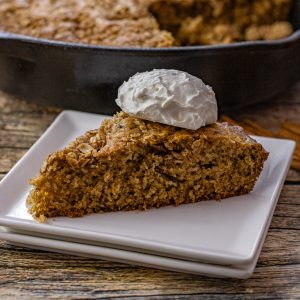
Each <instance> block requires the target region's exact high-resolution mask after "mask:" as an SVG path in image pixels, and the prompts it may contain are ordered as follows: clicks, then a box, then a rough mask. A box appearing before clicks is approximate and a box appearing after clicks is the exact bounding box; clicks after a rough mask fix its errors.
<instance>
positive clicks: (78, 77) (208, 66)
mask: <svg viewBox="0 0 300 300" xmlns="http://www.w3.org/2000/svg"><path fill="white" fill-rule="evenodd" d="M291 22H292V23H293V25H294V29H296V30H295V32H294V33H293V35H291V36H289V37H288V38H285V39H281V40H278V41H255V42H241V43H235V44H230V45H216V46H192V47H174V48H161V49H145V48H117V47H103V46H90V45H83V44H72V43H64V42H57V41H49V40H42V39H36V38H31V37H26V36H21V35H15V34H9V33H5V32H0V89H2V90H4V91H6V92H8V93H11V94H14V95H17V96H20V97H23V98H25V99H29V100H34V101H36V102H38V103H40V104H47V105H56V106H61V107H64V108H71V109H78V110H84V111H92V112H99V113H104V114H113V113H114V112H115V111H116V110H117V109H118V108H117V106H116V104H115V102H114V100H115V98H116V95H117V89H118V86H119V85H120V84H121V83H122V82H123V81H124V80H126V79H128V77H129V76H131V75H133V74H135V73H136V72H143V71H145V70H152V69H153V68H173V69H179V70H184V71H187V72H189V73H191V74H193V75H195V76H198V77H200V78H202V79H203V80H204V82H205V83H207V84H209V85H211V86H212V87H213V89H214V90H215V92H216V95H217V100H218V104H219V108H220V109H221V110H222V111H223V112H226V111H229V110H234V109H236V108H239V107H242V106H246V105H250V104H254V103H258V102H261V101H265V100H267V99H270V98H272V97H273V96H275V95H276V94H278V93H280V92H281V91H283V90H284V89H286V88H287V87H288V86H290V85H291V84H293V83H294V82H296V81H297V80H300V1H295V3H294V9H293V13H292V16H291Z"/></svg>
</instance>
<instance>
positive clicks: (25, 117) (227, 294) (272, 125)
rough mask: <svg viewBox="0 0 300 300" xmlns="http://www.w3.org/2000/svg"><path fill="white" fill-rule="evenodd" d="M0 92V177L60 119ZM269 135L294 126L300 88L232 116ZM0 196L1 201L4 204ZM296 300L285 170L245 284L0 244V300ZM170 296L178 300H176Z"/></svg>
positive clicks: (296, 219) (296, 189)
mask: <svg viewBox="0 0 300 300" xmlns="http://www.w3.org/2000/svg"><path fill="white" fill-rule="evenodd" d="M59 111H60V110H59V109H57V108H45V107H41V106H38V105H35V104H32V103H31V104H30V103H26V102H24V101H21V100H17V99H14V98H13V97H10V96H8V95H6V94H3V93H1V92H0V178H3V177H4V175H5V174H6V173H7V172H8V171H9V169H10V168H11V167H12V166H13V165H14V164H15V163H16V161H17V160H18V159H20V158H21V157H22V156H23V155H24V154H25V153H26V151H27V150H28V148H29V147H30V146H31V145H32V144H33V143H34V142H35V140H36V139H38V137H39V136H40V135H41V134H42V133H43V132H44V131H45V129H46V128H47V126H48V125H49V124H50V123H51V122H52V121H53V119H54V118H55V117H56V116H57V114H58V113H59ZM232 117H234V118H236V119H243V118H245V117H250V118H252V119H253V120H255V121H257V123H258V124H260V125H262V126H264V127H266V128H268V129H271V130H275V129H276V128H277V127H278V125H279V122H280V121H282V120H284V119H290V120H294V121H297V122H300V82H299V84H297V85H295V86H294V87H293V88H291V89H290V90H288V91H286V92H285V93H284V94H282V95H280V96H279V97H277V98H276V99H274V100H273V101H272V102H271V103H268V104H261V105H258V106H256V107H253V108H251V109H245V110H243V111H239V112H236V113H235V114H232ZM2 197H3V195H0V201H2ZM20 296H23V297H24V298H26V299H32V298H35V297H44V298H59V299H61V298H81V299H82V298H105V299H107V298H122V299H123V298H126V297H128V298H131V299H136V298H139V297H141V296H144V297H149V298H151V299H153V298H154V299H174V298H177V299H198V298H201V297H203V298H206V299H229V298H230V299H240V298H242V299H253V298H259V299H278V298H280V299H296V298H298V299H300V173H299V172H296V171H293V170H290V172H289V174H288V177H287V179H286V182H285V185H284V188H283V190H282V193H281V196H280V199H279V203H278V205H277V208H276V211H275V214H274V217H273V220H272V223H271V226H270V230H269V233H268V236H267V238H266V241H265V244H264V247H263V250H262V253H261V255H260V258H259V261H258V264H257V267H256V270H255V272H254V274H253V276H252V277H251V278H250V279H247V280H233V279H212V278H206V277H202V276H195V275H187V274H180V273H174V272H166V271H160V270H154V269H148V268H141V267H134V266H128V265H124V264H120V263H112V262H106V261H101V260H95V259H88V258H78V257H74V256H68V255H62V254H55V253H48V252H43V251H36V250H29V249H24V248H20V247H15V246H11V245H8V244H7V243H5V242H4V241H0V299H3V298H5V297H7V298H10V297H11V298H14V299H19V297H20ZM175 296H176V297H175Z"/></svg>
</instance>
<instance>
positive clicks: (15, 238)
mask: <svg viewBox="0 0 300 300" xmlns="http://www.w3.org/2000/svg"><path fill="white" fill-rule="evenodd" d="M0 239H3V240H6V241H7V242H8V243H10V244H13V245H17V246H21V247H27V248H33V249H39V250H45V251H52V252H58V253H63V254H71V255H77V256H84V257H91V258H96V259H103V260H108V261H116V262H121V263H126V264H131V265H138V266H144V267H151V268H155V269H162V270H170V271H175V272H183V273H191V274H197V275H205V276H210V277H232V278H243V279H245V278H249V277H250V276H251V275H252V273H253V271H254V269H255V266H256V261H257V259H258V256H259V252H260V251H259V252H258V253H257V254H256V257H255V259H254V260H253V262H251V263H250V264H248V265H242V266H222V265H215V264H209V263H201V262H194V261H188V260H181V259H176V258H170V257H164V256H157V255H152V254H146V253H140V252H134V251H127V250H121V249H114V248H108V247H102V246H95V245H87V244H81V243H74V242H68V241H61V240H55V239H49V238H43V237H37V236H30V235H26V234H18V233H16V232H11V231H9V230H7V229H5V228H4V227H3V228H1V227H0ZM261 246H262V244H261V245H260V247H261Z"/></svg>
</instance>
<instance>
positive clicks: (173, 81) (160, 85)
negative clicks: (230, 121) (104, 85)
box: [116, 69, 218, 130]
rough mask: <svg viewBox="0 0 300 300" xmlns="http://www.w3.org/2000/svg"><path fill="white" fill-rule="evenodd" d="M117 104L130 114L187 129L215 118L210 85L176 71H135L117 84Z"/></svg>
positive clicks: (199, 125) (208, 122) (211, 121)
mask: <svg viewBox="0 0 300 300" xmlns="http://www.w3.org/2000/svg"><path fill="white" fill-rule="evenodd" d="M116 103H117V105H118V106H119V107H120V108H121V109H122V110H123V111H124V112H126V113H128V114H129V115H133V116H136V117H139V118H141V119H145V120H149V121H153V122H159V123H163V124H167V125H172V126H178V127H182V128H186V129H194V130H195V129H198V128H200V127H202V126H205V125H208V124H211V123H214V122H216V121H217V114H218V107H217V101H216V97H215V93H214V91H213V90H212V88H211V87H210V86H208V85H205V83H204V82H203V81H202V80H201V79H200V78H197V77H195V76H193V75H190V74H188V73H186V72H183V71H178V70H169V69H159V70H153V71H150V72H143V73H137V74H135V75H134V76H132V77H131V78H129V80H128V81H125V82H124V83H123V84H122V85H121V86H120V87H119V90H118V98H117V99H116Z"/></svg>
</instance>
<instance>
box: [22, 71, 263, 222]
mask: <svg viewBox="0 0 300 300" xmlns="http://www.w3.org/2000/svg"><path fill="white" fill-rule="evenodd" d="M117 103H118V104H119V105H120V106H121V108H122V109H123V110H125V111H127V112H128V113H126V112H124V111H123V112H120V113H117V114H116V115H115V116H114V117H113V118H112V119H108V120H105V121H103V122H102V124H101V126H100V128H99V129H95V130H92V131H89V132H87V133H86V134H84V135H83V136H81V137H79V138H77V139H76V140H75V141H74V142H72V143H71V144H69V146H67V147H66V148H65V149H63V150H59V151H57V152H55V153H52V154H50V155H49V157H48V158H47V159H46V161H45V163H44V165H43V166H42V168H41V170H40V174H39V175H38V176H37V177H36V178H33V179H32V180H31V184H32V185H33V189H32V191H31V192H30V195H29V197H28V199H27V204H28V205H29V212H30V213H31V214H32V215H33V216H34V217H35V218H36V219H38V220H40V221H44V220H45V218H48V217H55V216H69V217H78V216H83V215H85V214H90V213H95V212H109V211H119V210H135V209H140V210H144V209H147V208H151V207H161V206H165V205H170V204H171V205H180V204H183V203H193V202H197V201H200V200H209V199H216V200H220V199H223V198H226V197H231V196H237V195H242V194H245V193H249V192H250V191H251V190H252V189H253V187H254V185H255V182H256V180H257V177H258V176H259V174H260V172H261V170H262V168H263V164H264V161H265V160H266V159H267V157H268V153H267V152H266V151H265V150H264V149H263V147H262V146H261V145H260V144H259V143H257V142H256V141H255V140H253V139H251V138H250V137H248V136H247V135H246V134H245V133H244V132H243V130H242V128H240V127H237V126H229V125H228V124H227V123H216V122H215V121H216V118H217V108H216V101H215V98H214V93H213V91H212V90H211V88H210V87H208V86H206V85H205V84H204V83H203V82H202V81H201V80H200V79H198V78H196V77H194V76H191V75H189V74H187V73H185V72H179V71H176V70H154V71H152V72H146V73H141V74H137V75H135V76H134V77H132V78H131V79H130V80H129V81H128V82H125V83H124V84H123V85H122V86H121V87H120V89H119V97H118V99H117ZM130 114H131V115H130ZM147 119H153V120H154V121H150V120H147ZM155 121H159V122H155ZM162 123H164V124H162ZM165 123H167V124H170V125H166V124H165ZM179 126H181V127H179ZM183 127H185V128H183Z"/></svg>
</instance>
